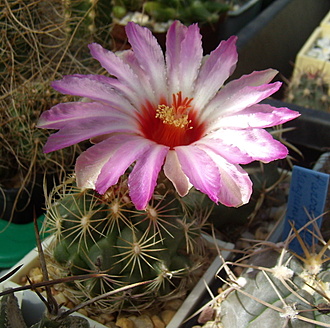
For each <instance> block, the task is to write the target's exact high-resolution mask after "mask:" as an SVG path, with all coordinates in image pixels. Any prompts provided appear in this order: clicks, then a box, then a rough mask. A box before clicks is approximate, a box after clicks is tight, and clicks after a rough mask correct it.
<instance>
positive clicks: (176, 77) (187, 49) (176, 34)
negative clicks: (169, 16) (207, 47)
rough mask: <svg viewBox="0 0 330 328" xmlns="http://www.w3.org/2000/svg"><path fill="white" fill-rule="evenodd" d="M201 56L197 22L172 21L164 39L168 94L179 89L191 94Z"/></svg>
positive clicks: (188, 94)
mask: <svg viewBox="0 0 330 328" xmlns="http://www.w3.org/2000/svg"><path fill="white" fill-rule="evenodd" d="M202 58H203V48H202V37H201V34H200V33H199V28H198V25H197V24H193V25H190V26H189V27H186V26H184V25H183V24H181V23H180V22H179V21H176V22H174V23H173V24H172V25H171V26H170V28H169V30H168V32H167V39H166V65H167V76H168V85H169V94H176V93H178V92H179V91H181V92H182V93H183V94H184V95H185V96H186V97H192V96H193V86H194V83H195V80H196V78H197V76H198V72H199V68H200V66H201V61H202Z"/></svg>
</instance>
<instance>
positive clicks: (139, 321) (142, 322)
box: [128, 314, 154, 328]
mask: <svg viewBox="0 0 330 328" xmlns="http://www.w3.org/2000/svg"><path fill="white" fill-rule="evenodd" d="M128 318H129V319H130V320H131V321H133V322H134V325H135V328H154V324H153V322H152V320H151V319H150V317H149V316H147V315H145V314H143V315H140V316H138V317H137V316H130V317H128Z"/></svg>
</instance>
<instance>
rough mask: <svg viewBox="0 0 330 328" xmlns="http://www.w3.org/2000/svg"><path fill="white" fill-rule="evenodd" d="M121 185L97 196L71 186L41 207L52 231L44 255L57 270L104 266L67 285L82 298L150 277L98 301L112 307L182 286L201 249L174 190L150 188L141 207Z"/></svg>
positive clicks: (195, 224) (195, 223) (196, 227)
mask: <svg viewBox="0 0 330 328" xmlns="http://www.w3.org/2000/svg"><path fill="white" fill-rule="evenodd" d="M124 189H125V187H123V185H121V184H119V186H115V187H113V188H111V190H110V191H109V192H108V193H107V194H106V195H105V196H102V197H101V196H100V195H98V194H97V193H96V192H94V191H92V190H72V191H71V192H69V193H66V194H61V196H60V199H57V200H56V201H55V202H54V203H53V204H51V205H50V206H49V209H48V214H47V216H48V222H47V227H46V229H48V230H50V231H53V232H54V234H55V238H54V242H53V244H52V246H51V256H50V258H54V259H55V261H56V263H53V264H54V265H55V266H56V267H57V268H60V270H58V271H60V272H62V275H63V276H67V275H76V274H86V273H94V272H97V273H99V272H101V273H106V274H107V276H106V278H101V279H100V278H93V279H89V280H85V281H82V282H79V283H76V286H75V287H74V290H73V291H72V293H73V294H75V295H76V298H78V299H79V300H80V301H82V300H84V298H85V299H87V298H92V297H96V296H98V295H101V294H104V293H108V292H110V291H112V290H115V289H117V288H120V287H123V286H126V285H128V284H132V283H139V282H144V281H149V283H148V284H145V285H141V286H139V287H137V288H134V289H131V290H129V291H124V292H120V293H115V294H114V295H112V296H109V297H107V299H105V300H102V301H100V302H99V304H98V306H99V307H106V308H107V309H109V308H110V310H117V309H120V308H121V307H123V306H125V307H127V305H130V306H131V307H133V308H134V309H140V308H141V307H143V308H144V307H145V306H146V304H152V303H154V302H155V301H157V299H158V300H161V299H166V298H167V297H170V296H173V295H175V294H177V295H181V294H182V293H185V292H186V291H187V288H189V286H191V284H193V283H194V278H193V274H192V272H193V271H194V270H195V269H196V268H197V267H198V265H199V263H196V261H195V257H196V256H197V257H198V256H200V255H202V254H203V247H202V246H201V245H203V240H202V239H201V222H200V219H199V218H198V216H197V215H192V214H191V210H190V209H189V207H188V206H186V205H184V204H183V203H182V202H181V201H179V200H178V199H177V198H176V196H175V195H174V193H173V194H171V193H168V194H167V195H165V196H162V195H160V194H155V196H154V199H153V200H152V202H151V205H149V206H148V207H147V209H146V211H137V210H135V208H134V207H133V206H132V204H131V202H130V201H129V199H128V197H127V196H126V193H127V190H126V191H123V190H124ZM188 197H189V196H188ZM187 203H188V202H187ZM192 257H194V260H193V259H192ZM199 259H201V257H200V258H199ZM54 278H60V276H57V277H54ZM70 286H72V284H71V285H70ZM79 290H80V291H79Z"/></svg>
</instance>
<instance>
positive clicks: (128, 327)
mask: <svg viewBox="0 0 330 328" xmlns="http://www.w3.org/2000/svg"><path fill="white" fill-rule="evenodd" d="M116 326H118V327H120V328H135V327H134V322H133V321H132V320H130V319H128V318H124V317H121V318H119V319H118V320H117V321H116Z"/></svg>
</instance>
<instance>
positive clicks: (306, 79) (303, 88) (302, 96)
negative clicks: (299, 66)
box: [285, 72, 330, 112]
mask: <svg viewBox="0 0 330 328" xmlns="http://www.w3.org/2000/svg"><path fill="white" fill-rule="evenodd" d="M329 94H330V88H329V82H328V81H326V80H325V79H324V76H323V75H322V74H321V73H318V72H316V73H302V74H301V75H300V76H299V77H297V78H295V79H293V80H292V81H291V82H290V83H289V85H288V87H287V91H286V99H285V100H286V101H287V102H289V103H294V104H296V105H299V106H303V107H307V108H312V109H318V110H322V111H327V112H330V96H329Z"/></svg>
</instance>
